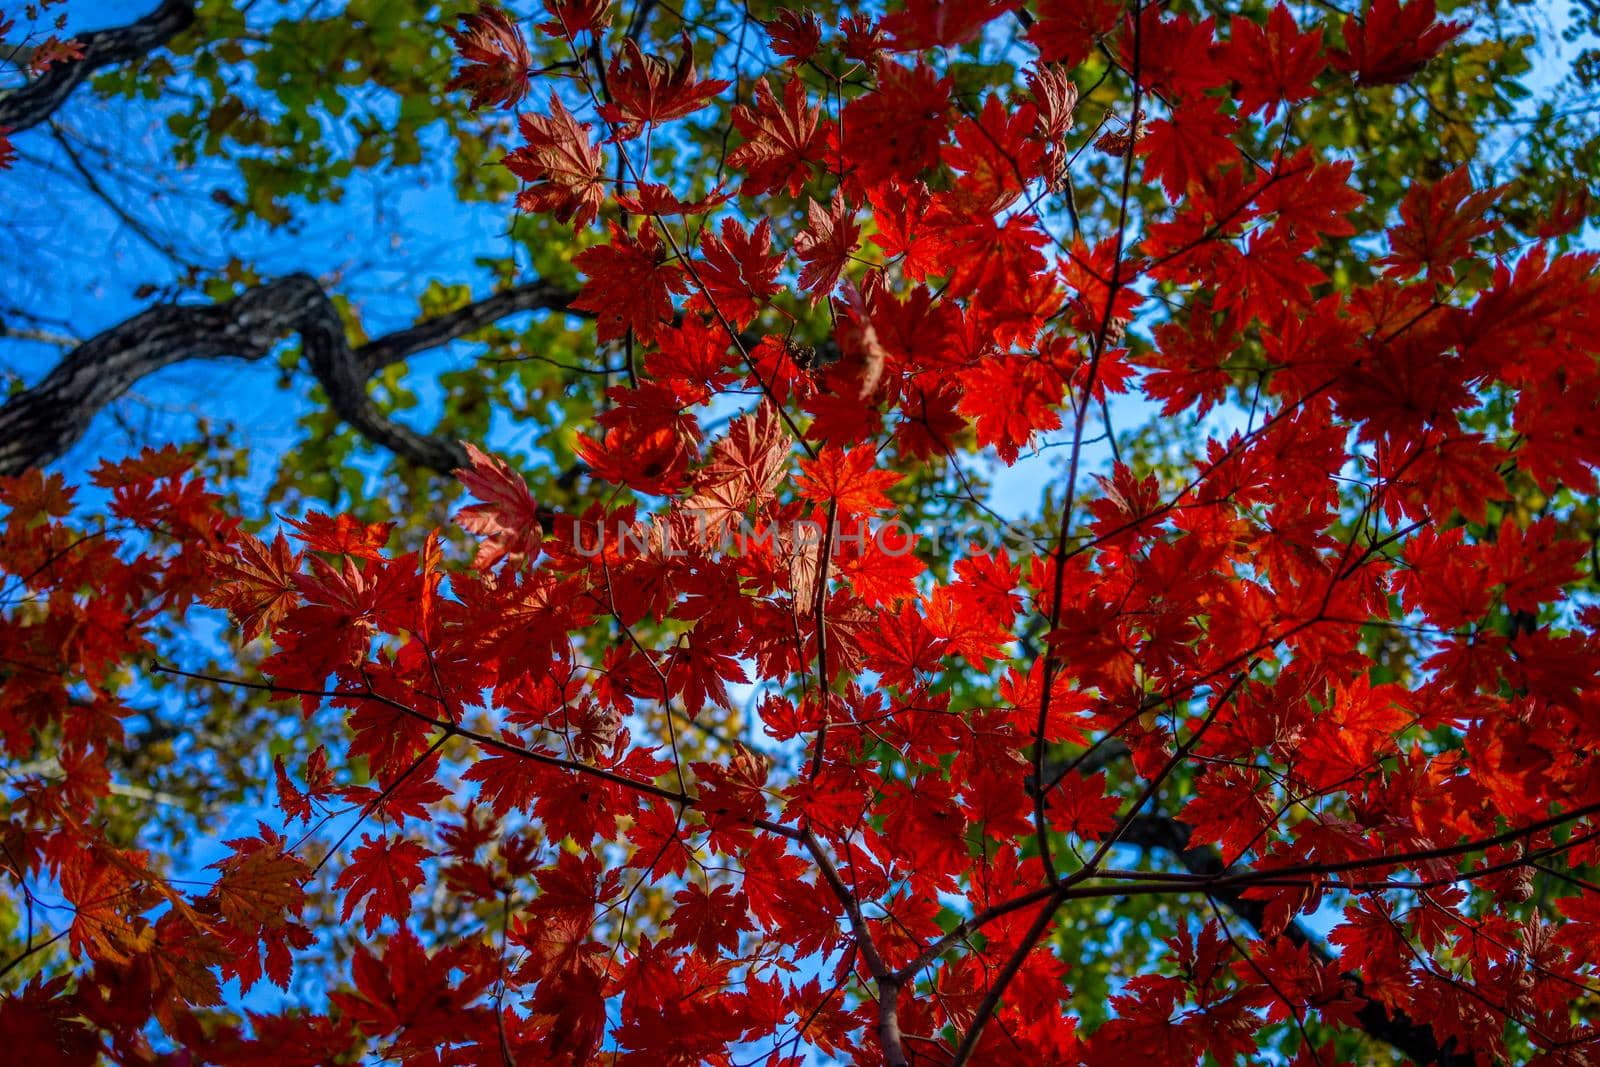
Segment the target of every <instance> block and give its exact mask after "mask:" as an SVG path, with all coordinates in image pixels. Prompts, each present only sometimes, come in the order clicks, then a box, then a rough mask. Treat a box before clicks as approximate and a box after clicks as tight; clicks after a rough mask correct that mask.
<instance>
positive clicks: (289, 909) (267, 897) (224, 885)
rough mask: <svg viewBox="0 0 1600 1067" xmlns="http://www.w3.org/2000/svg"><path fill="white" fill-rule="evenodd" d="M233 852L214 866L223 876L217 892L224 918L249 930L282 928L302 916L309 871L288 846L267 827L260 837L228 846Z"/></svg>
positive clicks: (218, 883)
mask: <svg viewBox="0 0 1600 1067" xmlns="http://www.w3.org/2000/svg"><path fill="white" fill-rule="evenodd" d="M224 844H226V845H227V846H228V847H229V848H230V849H232V850H233V855H231V856H226V857H224V858H222V859H220V860H218V861H217V862H215V863H213V864H211V867H212V868H213V869H215V870H219V871H221V872H222V874H221V876H220V877H219V878H218V879H217V884H216V888H215V889H214V892H215V894H216V897H217V903H218V907H219V910H220V911H221V912H222V917H223V918H224V919H226V920H228V922H230V923H234V924H236V925H238V926H241V927H244V928H246V929H257V928H260V927H263V926H281V925H282V924H283V923H284V922H285V919H286V913H288V914H289V915H293V914H298V913H299V909H300V902H301V901H302V900H304V898H305V893H304V891H303V890H302V889H301V885H302V883H303V882H304V881H305V879H306V877H307V875H308V873H309V871H308V868H307V867H306V865H305V863H304V862H303V861H301V860H300V859H299V858H298V857H297V856H294V855H292V854H290V853H287V852H285V851H284V846H285V842H284V840H283V839H282V838H281V837H279V836H278V835H277V834H275V833H273V831H272V830H271V829H270V828H269V827H266V826H264V825H263V826H261V827H260V836H258V837H246V838H240V839H238V840H234V841H227V842H224Z"/></svg>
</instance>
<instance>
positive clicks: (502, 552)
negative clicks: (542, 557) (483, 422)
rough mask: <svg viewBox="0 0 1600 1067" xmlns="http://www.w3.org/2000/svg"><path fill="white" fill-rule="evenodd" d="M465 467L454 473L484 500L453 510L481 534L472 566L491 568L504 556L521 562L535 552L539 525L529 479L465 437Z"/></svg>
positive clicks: (461, 521) (458, 518)
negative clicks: (527, 480) (525, 478)
mask: <svg viewBox="0 0 1600 1067" xmlns="http://www.w3.org/2000/svg"><path fill="white" fill-rule="evenodd" d="M463 447H465V448H466V450H467V458H468V460H469V464H468V466H465V467H458V468H456V470H455V471H454V472H453V473H454V474H455V476H456V480H457V481H459V482H460V483H461V484H462V485H464V486H466V488H467V491H468V492H470V493H471V494H472V495H473V496H476V497H477V498H478V499H480V500H483V501H485V503H482V504H469V505H468V506H466V507H464V508H462V509H461V510H460V511H458V512H456V523H457V524H458V525H459V526H460V527H461V528H462V529H463V530H466V531H467V532H468V533H471V534H477V535H478V537H479V538H481V539H482V540H481V543H480V544H479V545H478V554H477V555H476V556H475V557H473V560H472V565H473V566H474V567H476V568H477V569H478V570H481V571H482V570H489V569H491V568H492V567H494V565H495V564H497V563H499V562H500V561H501V560H502V559H510V560H512V561H513V562H520V561H522V560H525V559H531V558H533V557H535V556H537V555H538V554H539V544H540V539H541V537H542V536H543V530H542V529H541V528H540V526H539V504H538V502H537V501H535V500H534V498H533V493H532V492H530V491H529V489H528V483H527V482H526V481H525V480H524V479H523V478H522V476H521V475H520V474H518V473H517V472H516V471H514V470H512V469H511V468H510V467H509V466H508V465H507V464H506V462H505V461H504V460H502V459H499V458H497V457H495V456H491V455H489V454H488V453H486V452H483V451H480V450H479V449H478V447H477V446H476V445H473V444H470V443H467V442H463Z"/></svg>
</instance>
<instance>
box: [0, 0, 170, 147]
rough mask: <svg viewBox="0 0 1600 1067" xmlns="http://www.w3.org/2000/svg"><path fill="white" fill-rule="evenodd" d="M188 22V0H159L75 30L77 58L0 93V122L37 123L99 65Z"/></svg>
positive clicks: (134, 54)
mask: <svg viewBox="0 0 1600 1067" xmlns="http://www.w3.org/2000/svg"><path fill="white" fill-rule="evenodd" d="M192 22H194V0H161V3H160V4H158V5H157V6H156V9H155V10H154V11H152V12H150V14H148V15H146V16H145V17H144V18H142V19H139V20H138V21H137V22H134V23H130V24H129V25H127V26H115V27H112V28H111V29H106V30H93V31H91V32H89V33H82V34H78V35H77V36H76V37H75V38H74V40H76V41H77V42H78V47H79V48H80V49H81V50H82V52H83V58H81V59H78V60H74V61H72V62H70V63H55V64H52V65H51V67H50V69H49V70H47V71H45V72H44V73H43V74H41V75H39V77H37V78H35V79H34V80H33V81H31V82H29V83H28V84H26V85H24V86H21V87H20V88H18V89H14V90H12V91H11V92H9V93H6V94H5V95H4V96H0V128H6V129H10V130H26V129H28V128H29V127H30V126H37V125H38V124H39V123H41V122H43V121H44V120H45V119H47V118H49V117H50V116H51V115H52V114H54V113H55V111H56V109H57V108H59V107H60V106H61V105H62V104H64V103H66V101H67V97H69V96H71V95H72V93H73V90H75V89H77V87H78V86H79V85H82V84H83V83H84V82H85V81H87V80H88V78H89V75H91V74H93V73H94V72H95V71H97V70H99V69H100V68H101V67H109V66H111V65H112V64H115V63H126V62H128V61H129V60H133V59H140V58H142V57H144V56H146V55H149V54H150V53H151V52H153V51H155V50H156V49H157V48H160V47H161V46H162V45H164V44H166V43H167V42H168V41H170V40H172V39H173V38H174V37H176V36H177V35H178V34H179V33H181V32H183V31H184V30H185V29H187V28H188V27H189V25H190V23H192Z"/></svg>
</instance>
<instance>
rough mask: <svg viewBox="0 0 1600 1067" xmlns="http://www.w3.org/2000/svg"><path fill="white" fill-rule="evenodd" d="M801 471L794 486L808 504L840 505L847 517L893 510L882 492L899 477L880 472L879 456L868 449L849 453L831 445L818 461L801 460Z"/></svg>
mask: <svg viewBox="0 0 1600 1067" xmlns="http://www.w3.org/2000/svg"><path fill="white" fill-rule="evenodd" d="M800 470H801V475H800V477H799V478H797V479H795V486H796V487H797V488H798V489H799V490H800V495H801V496H803V497H805V498H806V499H807V500H815V501H817V502H818V503H819V504H826V503H829V502H837V504H838V505H839V510H840V511H841V512H843V513H845V514H847V515H862V514H865V513H867V512H870V511H876V510H877V509H879V508H887V507H893V506H894V501H892V500H890V499H889V498H888V497H886V496H884V495H883V490H885V489H887V488H888V487H889V486H891V485H893V484H895V483H896V482H898V481H899V480H900V475H899V474H897V473H895V472H894V471H886V470H879V469H878V466H877V452H876V450H874V449H873V448H871V447H869V446H863V447H860V448H852V449H850V450H848V451H846V450H844V449H841V448H839V447H838V446H837V445H829V446H828V447H827V448H824V449H823V450H822V452H821V454H819V455H818V456H817V458H816V459H802V460H801V461H800Z"/></svg>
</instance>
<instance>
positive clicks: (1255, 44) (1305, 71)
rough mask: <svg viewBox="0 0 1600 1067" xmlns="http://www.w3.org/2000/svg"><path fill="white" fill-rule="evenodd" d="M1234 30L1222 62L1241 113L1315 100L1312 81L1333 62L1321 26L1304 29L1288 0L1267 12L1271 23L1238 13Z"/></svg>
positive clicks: (1220, 60)
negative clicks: (1325, 50)
mask: <svg viewBox="0 0 1600 1067" xmlns="http://www.w3.org/2000/svg"><path fill="white" fill-rule="evenodd" d="M1231 29H1232V33H1231V35H1230V36H1229V39H1228V43H1227V44H1226V45H1225V46H1224V47H1223V49H1222V51H1221V54H1220V56H1219V57H1218V65H1219V67H1220V69H1221V70H1222V71H1223V72H1225V73H1226V74H1227V76H1228V77H1229V78H1231V79H1232V80H1233V81H1234V83H1235V89H1234V94H1233V95H1234V97H1235V98H1236V99H1237V100H1238V101H1239V113H1240V114H1242V115H1250V114H1254V113H1255V112H1257V111H1262V110H1265V111H1268V112H1271V111H1272V110H1273V109H1274V108H1275V107H1277V105H1278V104H1279V103H1280V102H1281V103H1286V104H1293V103H1295V102H1297V101H1300V100H1307V99H1310V98H1311V96H1312V95H1313V94H1314V92H1315V90H1314V89H1313V88H1312V82H1314V81H1315V80H1316V77H1317V75H1318V74H1321V73H1322V71H1323V70H1324V69H1325V68H1326V67H1327V65H1328V61H1327V59H1326V58H1325V57H1324V56H1323V54H1322V33H1321V31H1320V30H1315V31H1312V32H1310V33H1301V32H1300V28H1299V27H1298V26H1296V25H1295V21H1294V16H1293V15H1291V14H1290V13H1289V8H1288V7H1287V6H1286V5H1284V4H1282V3H1280V4H1278V5H1277V6H1276V7H1274V8H1273V9H1272V11H1271V13H1270V14H1268V15H1267V24H1266V25H1265V26H1262V25H1261V24H1260V23H1257V22H1255V21H1254V20H1252V19H1248V18H1245V17H1244V16H1243V15H1235V16H1233V22H1232V23H1231Z"/></svg>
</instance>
